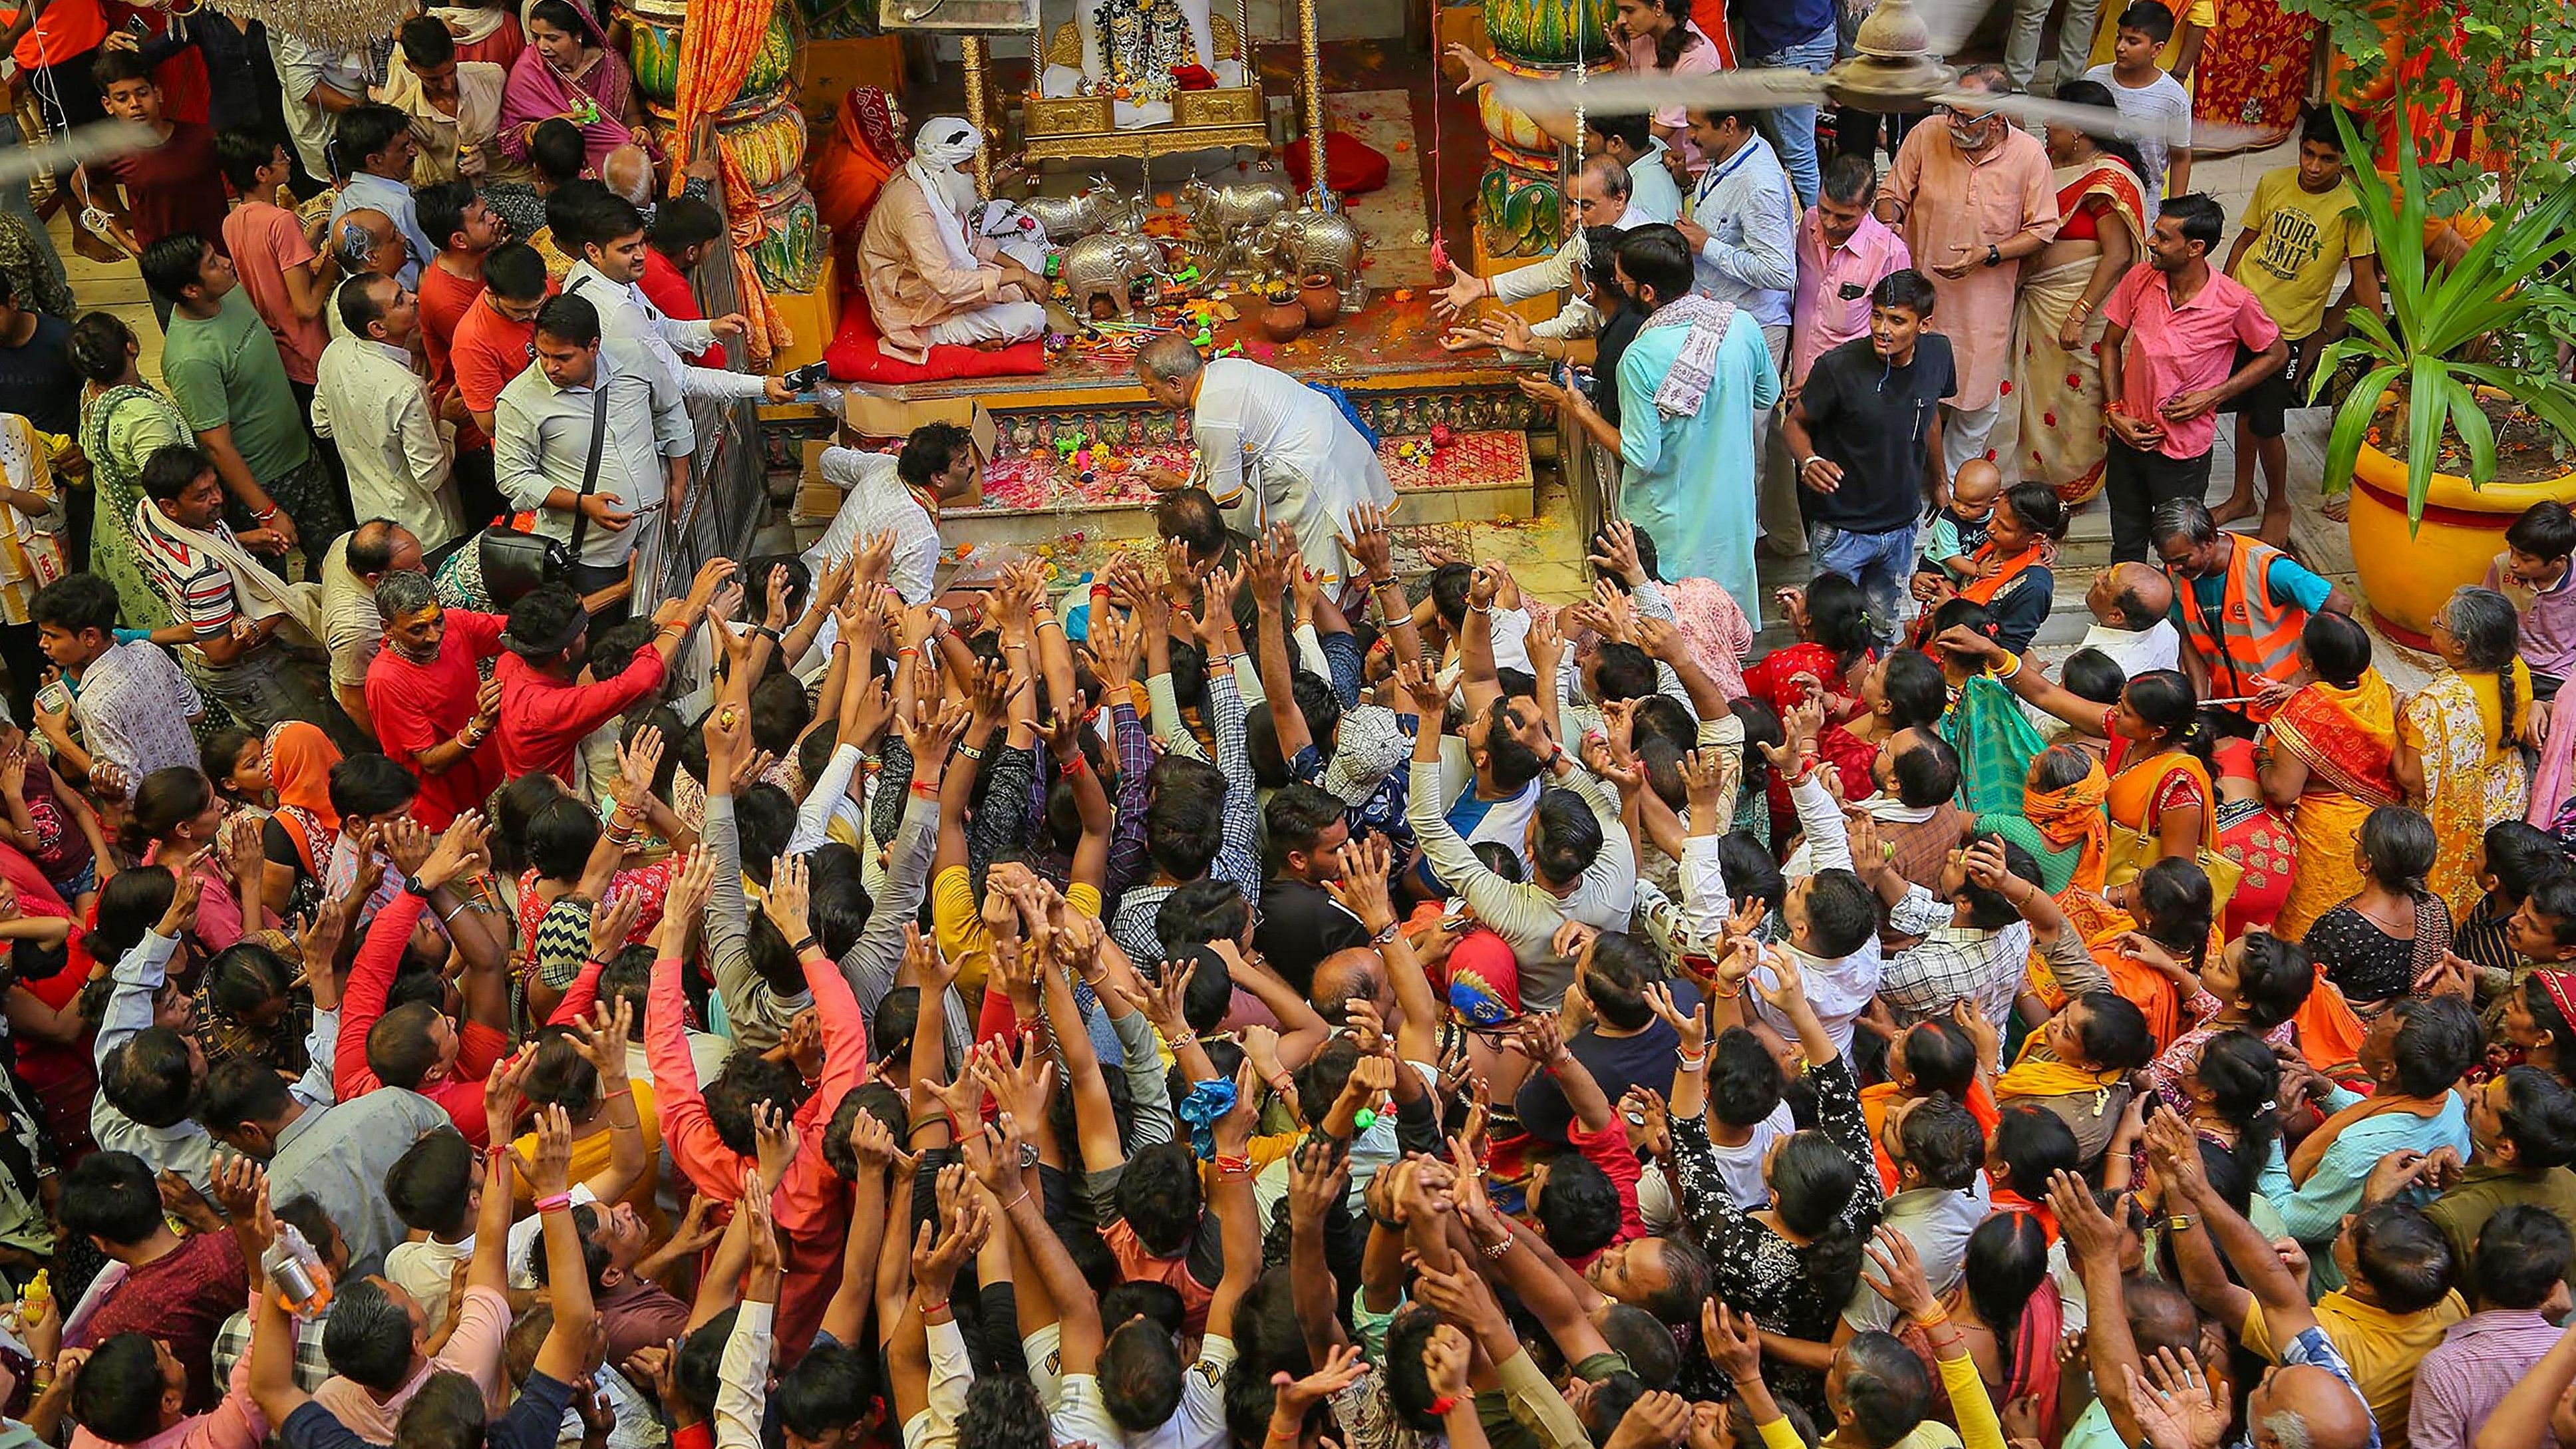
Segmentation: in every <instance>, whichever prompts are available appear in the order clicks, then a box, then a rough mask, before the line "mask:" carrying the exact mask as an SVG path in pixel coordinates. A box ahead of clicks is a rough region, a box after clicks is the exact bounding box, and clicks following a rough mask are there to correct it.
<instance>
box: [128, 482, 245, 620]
mask: <svg viewBox="0 0 2576 1449" xmlns="http://www.w3.org/2000/svg"><path fill="white" fill-rule="evenodd" d="M135 506H136V507H137V508H150V507H152V506H153V505H152V503H151V502H150V500H148V499H147V500H145V501H144V502H142V503H139V504H136V505H135ZM199 531H200V532H206V533H212V534H213V535H215V536H216V537H218V538H222V539H225V540H227V541H230V542H233V543H236V544H238V543H239V540H238V539H234V538H233V531H232V527H231V525H229V524H226V523H224V522H223V521H222V520H220V519H218V520H217V521H216V522H214V523H213V524H212V525H210V526H209V527H207V528H205V529H201V530H199ZM134 546H135V550H136V551H137V552H139V553H141V554H142V555H143V566H144V568H145V569H146V570H148V571H149V572H150V573H151V575H152V582H153V583H154V584H156V585H158V586H159V587H160V590H161V596H162V597H163V598H165V599H168V600H169V601H170V613H171V616H172V617H173V618H174V619H175V620H176V621H177V622H179V623H183V624H187V625H189V626H190V627H192V628H194V629H195V630H196V631H197V637H198V638H200V639H213V638H217V637H220V636H221V635H222V634H223V633H224V631H226V630H228V629H230V628H231V627H232V626H233V620H234V618H236V617H237V616H238V615H239V614H240V613H241V605H240V603H239V601H237V600H236V599H234V597H233V576H232V575H231V574H230V573H227V572H226V571H225V570H224V566H223V563H222V561H221V560H219V559H217V558H215V556H214V555H212V554H209V553H204V552H201V551H199V550H197V549H193V548H190V547H188V546H187V545H186V544H184V543H180V542H178V541H177V540H175V539H172V538H170V537H168V536H166V535H164V534H163V533H162V532H161V531H160V530H159V529H155V528H150V527H146V526H145V525H143V524H141V523H137V524H136V525H135V527H134Z"/></svg>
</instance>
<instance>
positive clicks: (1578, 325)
mask: <svg viewBox="0 0 2576 1449" xmlns="http://www.w3.org/2000/svg"><path fill="white" fill-rule="evenodd" d="M1634 196H1635V178H1634V176H1633V175H1632V174H1631V173H1630V171H1629V170H1628V168H1627V167H1626V166H1624V165H1622V164H1621V163H1620V162H1619V160H1618V159H1617V158H1615V157H1611V156H1601V155H1595V156H1592V157H1590V158H1588V159H1586V160H1585V161H1584V163H1583V169H1582V170H1581V171H1578V172H1576V173H1575V176H1574V184H1573V185H1571V186H1569V187H1567V188H1566V190H1565V199H1566V200H1567V201H1568V202H1570V203H1572V205H1573V208H1574V232H1573V234H1572V235H1569V236H1568V237H1566V239H1565V244H1564V245H1562V246H1560V247H1558V248H1557V249H1556V254H1555V255H1554V256H1551V257H1549V258H1548V259H1547V260H1546V261H1543V262H1536V263H1533V264H1531V265H1529V266H1526V267H1515V268H1513V269H1512V270H1510V271H1508V272H1499V273H1496V274H1495V275H1494V276H1491V277H1480V276H1477V275H1475V274H1474V273H1472V272H1467V271H1463V270H1459V271H1454V272H1453V274H1452V275H1453V280H1452V281H1451V282H1450V284H1449V285H1448V286H1446V287H1444V288H1442V289H1440V290H1439V291H1438V292H1436V293H1434V294H1433V309H1434V310H1435V311H1437V312H1439V313H1440V314H1441V315H1442V316H1444V317H1446V316H1455V317H1464V316H1466V315H1468V314H1469V313H1471V312H1473V311H1474V310H1475V306H1476V304H1477V303H1478V302H1480V301H1483V300H1484V299H1486V298H1488V297H1490V298H1492V299H1493V300H1495V301H1497V302H1501V303H1503V304H1505V305H1506V306H1508V305H1510V304H1511V303H1514V302H1522V301H1526V300H1528V299H1529V298H1532V297H1544V296H1546V295H1548V294H1549V293H1552V292H1554V293H1564V294H1566V300H1565V305H1564V306H1563V307H1561V308H1559V309H1558V311H1557V314H1556V315H1555V316H1553V317H1550V318H1548V319H1547V320H1546V321H1544V322H1539V323H1534V324H1532V325H1531V327H1530V332H1531V334H1532V335H1533V336H1538V337H1558V338H1573V337H1589V336H1591V335H1592V334H1594V333H1596V332H1598V331H1600V330H1601V315H1600V313H1598V312H1596V311H1594V310H1593V307H1592V304H1591V303H1589V302H1587V301H1585V300H1583V296H1582V289H1581V288H1579V287H1576V286H1575V281H1576V279H1577V278H1578V277H1579V276H1580V275H1581V273H1582V270H1583V228H1585V227H1589V226H1609V227H1616V228H1617V229H1619V230H1621V231H1626V230H1627V229H1628V228H1630V227H1632V226H1643V225H1645V224H1646V223H1647V222H1649V221H1652V220H1654V218H1652V217H1650V216H1648V215H1646V214H1645V213H1644V212H1641V211H1639V210H1637V209H1636V207H1635V206H1634V205H1633V204H1632V203H1633V200H1634Z"/></svg>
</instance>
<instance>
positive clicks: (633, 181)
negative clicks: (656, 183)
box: [599, 144, 653, 214]
mask: <svg viewBox="0 0 2576 1449" xmlns="http://www.w3.org/2000/svg"><path fill="white" fill-rule="evenodd" d="M599 180H600V184H601V185H603V186H606V187H607V188H608V189H609V190H610V191H612V192H614V193H616V194H617V195H619V196H622V197H625V198H626V200H627V201H628V203H630V204H631V205H633V206H634V207H635V209H636V210H638V211H642V212H646V213H648V214H649V213H650V212H651V211H652V209H653V156H652V153H650V152H648V151H646V150H645V149H644V148H643V147H641V146H636V145H631V144H630V145H625V146H620V147H618V148H617V149H616V150H614V151H611V152H609V153H608V155H607V157H606V158H605V159H603V160H602V161H601V162H600V163H599Z"/></svg>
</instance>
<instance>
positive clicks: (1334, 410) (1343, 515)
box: [1136, 335, 1395, 588]
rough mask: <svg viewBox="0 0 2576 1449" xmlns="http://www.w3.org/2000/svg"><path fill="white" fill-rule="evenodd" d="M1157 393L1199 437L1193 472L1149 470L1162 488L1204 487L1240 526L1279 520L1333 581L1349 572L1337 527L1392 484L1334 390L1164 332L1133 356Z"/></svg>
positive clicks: (1382, 498)
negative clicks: (1209, 355) (1209, 354)
mask: <svg viewBox="0 0 2576 1449" xmlns="http://www.w3.org/2000/svg"><path fill="white" fill-rule="evenodd" d="M1136 372H1137V375H1138V376H1139V377H1140V378H1141V379H1142V380H1143V382H1144V385H1145V391H1146V392H1147V393H1148V394H1149V395H1151V396H1152V397H1153V398H1154V400H1155V401H1157V402H1160V403H1161V404H1163V406H1165V407H1168V408H1170V409H1172V410H1173V411H1174V412H1177V413H1180V414H1182V415H1183V416H1185V417H1187V418H1188V419H1189V420H1190V436H1191V440H1192V441H1193V442H1195V443H1196V444H1197V445H1198V450H1199V461H1198V466H1197V468H1196V470H1195V471H1194V473H1193V474H1192V476H1191V477H1189V478H1188V479H1186V480H1184V479H1180V478H1177V477H1174V476H1172V475H1170V474H1167V473H1166V474H1159V475H1149V481H1151V482H1152V483H1153V484H1154V485H1155V486H1156V487H1158V488H1172V487H1178V486H1180V485H1181V484H1182V483H1183V482H1188V483H1192V484H1196V485H1197V486H1199V487H1202V488H1205V489H1206V490H1207V491H1208V493H1209V495H1210V496H1211V497H1213V498H1215V499H1216V502H1217V506H1218V507H1220V508H1225V509H1229V510H1238V511H1237V513H1236V517H1237V519H1238V520H1239V522H1238V523H1237V524H1236V525H1235V526H1236V527H1237V528H1239V529H1240V530H1241V531H1243V532H1245V533H1251V534H1259V533H1260V532H1261V531H1262V530H1264V529H1267V528H1269V527H1270V526H1271V525H1272V524H1274V523H1284V524H1286V525H1288V528H1289V530H1290V532H1292V533H1294V534H1295V535H1296V537H1297V548H1298V551H1299V552H1300V553H1302V554H1304V555H1305V562H1306V567H1308V568H1310V569H1312V570H1314V571H1315V572H1316V573H1317V574H1318V575H1320V576H1321V578H1322V581H1323V583H1324V584H1325V586H1326V587H1328V588H1337V587H1339V586H1340V584H1341V582H1342V580H1344V579H1345V578H1348V577H1350V574H1351V570H1350V567H1349V566H1348V564H1347V562H1346V560H1345V559H1344V558H1343V555H1342V547H1341V535H1342V534H1344V533H1346V532H1348V531H1349V527H1350V516H1351V510H1352V509H1353V508H1354V507H1356V506H1358V505H1359V504H1362V503H1376V504H1381V505H1392V504H1393V503H1394V502H1395V488H1394V485H1393V484H1390V483H1389V482H1387V478H1386V468H1385V466H1384V465H1383V464H1381V463H1379V461H1378V457H1377V450H1376V449H1375V448H1372V447H1371V446H1369V442H1368V439H1366V438H1364V437H1362V436H1360V431H1359V429H1358V428H1356V427H1354V426H1352V424H1351V420H1350V419H1349V418H1347V417H1344V416H1343V415H1342V410H1341V408H1340V407H1339V406H1338V405H1336V404H1335V403H1334V401H1333V399H1331V398H1330V397H1327V396H1326V395H1324V394H1323V393H1321V392H1318V391H1316V390H1315V389H1314V388H1311V387H1308V386H1307V385H1306V384H1304V383H1302V382H1299V381H1298V380H1297V379H1295V378H1293V377H1290V376H1289V375H1288V374H1286V373H1284V372H1281V371H1279V370H1278V369H1276V368H1270V367H1264V366H1262V365H1261V364H1260V363H1257V362H1254V361H1252V360H1251V359H1249V358H1243V357H1220V358H1217V359H1215V360H1214V361H1209V360H1207V359H1205V358H1202V357H1201V356H1199V352H1198V349H1197V348H1195V347H1192V346H1191V345H1190V344H1189V340H1188V339H1187V338H1184V337H1180V336H1178V335H1171V336H1164V337H1158V338H1156V339H1154V340H1153V341H1152V342H1150V343H1148V344H1146V346H1145V349H1144V350H1143V351H1142V352H1139V353H1138V354H1137V355H1136Z"/></svg>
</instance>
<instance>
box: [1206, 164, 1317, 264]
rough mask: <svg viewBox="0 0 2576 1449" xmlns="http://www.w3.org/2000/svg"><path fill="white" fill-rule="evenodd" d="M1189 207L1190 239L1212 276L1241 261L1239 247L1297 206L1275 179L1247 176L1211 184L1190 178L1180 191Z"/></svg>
mask: <svg viewBox="0 0 2576 1449" xmlns="http://www.w3.org/2000/svg"><path fill="white" fill-rule="evenodd" d="M1181 202H1182V204H1183V205H1185V206H1187V207H1188V208H1189V212H1190V236H1191V239H1192V240H1193V241H1194V242H1195V243H1196V244H1197V246H1198V250H1199V253H1200V255H1201V257H1202V258H1203V259H1204V260H1203V262H1202V265H1203V267H1204V268H1205V270H1206V271H1207V272H1208V273H1209V274H1210V275H1211V276H1213V275H1216V274H1218V273H1222V272H1227V271H1231V270H1233V269H1234V268H1235V267H1236V266H1237V265H1240V264H1241V263H1242V262H1243V260H1244V256H1243V252H1242V247H1243V244H1244V242H1245V240H1246V238H1247V237H1248V235H1249V234H1250V233H1252V232H1255V231H1258V230H1259V229H1260V228H1262V227H1263V226H1266V225H1268V224H1269V221H1270V218H1272V217H1274V216H1277V215H1278V214H1279V213H1281V212H1283V211H1286V210H1288V209H1289V208H1290V207H1292V206H1295V205H1296V204H1297V198H1296V197H1295V196H1294V195H1292V194H1291V193H1290V192H1289V190H1288V183H1286V182H1285V181H1282V180H1280V179H1278V178H1277V177H1275V176H1247V177H1240V178H1237V179H1235V180H1232V181H1224V182H1219V183H1217V184H1214V185H1210V184H1209V183H1208V182H1207V181H1206V180H1205V179H1204V178H1202V177H1197V176H1193V177H1191V178H1190V180H1189V184H1188V185H1186V186H1184V187H1182V188H1181Z"/></svg>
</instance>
